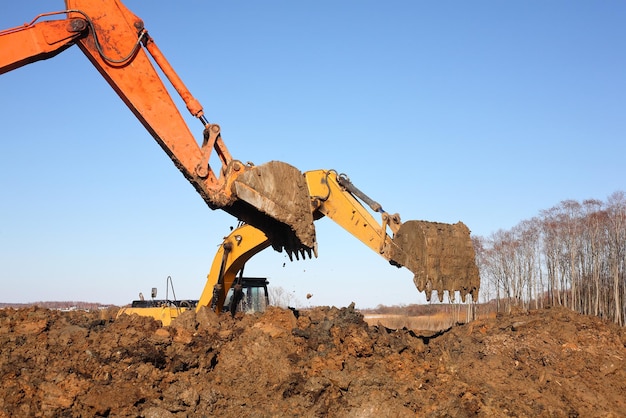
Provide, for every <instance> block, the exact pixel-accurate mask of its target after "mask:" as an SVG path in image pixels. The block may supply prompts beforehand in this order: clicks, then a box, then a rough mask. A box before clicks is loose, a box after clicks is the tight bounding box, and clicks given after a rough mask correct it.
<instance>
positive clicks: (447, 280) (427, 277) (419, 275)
mask: <svg viewBox="0 0 626 418" xmlns="http://www.w3.org/2000/svg"><path fill="white" fill-rule="evenodd" d="M393 243H394V244H395V246H394V248H393V249H392V253H391V262H392V263H397V264H399V265H402V266H404V267H406V268H408V269H409V270H411V271H412V272H413V274H414V275H415V276H414V278H413V281H414V282H415V286H416V287H417V289H418V290H419V291H420V292H421V291H425V292H426V298H427V300H430V298H431V294H432V291H433V290H436V291H437V296H438V298H439V300H440V301H441V300H442V299H443V294H444V291H448V295H449V298H450V299H451V300H454V295H455V292H457V291H458V292H460V294H461V297H462V298H463V299H465V296H466V295H468V294H470V295H472V298H473V300H476V299H477V298H478V290H479V288H480V277H479V274H478V267H477V266H476V259H475V252H474V246H473V245H472V241H471V238H470V230H469V228H468V227H467V226H465V224H463V223H462V222H458V223H456V224H444V223H438V222H428V221H407V222H405V223H403V224H402V225H401V226H400V228H399V230H398V232H397V233H396V234H395V235H394V238H393Z"/></svg>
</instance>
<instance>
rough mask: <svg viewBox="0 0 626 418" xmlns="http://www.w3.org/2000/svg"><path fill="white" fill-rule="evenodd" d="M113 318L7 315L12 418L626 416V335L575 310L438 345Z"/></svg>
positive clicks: (405, 335)
mask: <svg viewBox="0 0 626 418" xmlns="http://www.w3.org/2000/svg"><path fill="white" fill-rule="evenodd" d="M114 314H115V312H114V311H112V310H111V311H101V312H91V313H87V312H59V311H52V310H47V309H43V308H35V307H33V308H26V309H17V310H15V309H2V310H0V373H1V376H2V379H1V380H0V416H1V417H22V416H23V417H87V416H89V417H95V416H111V417H152V418H161V417H208V416H219V417H239V418H240V417H252V416H254V417H282V416H290V417H325V416H333V417H415V416H426V417H444V416H451V417H466V416H479V417H501V416H515V417H618V416H626V397H625V396H624V393H626V348H625V343H626V332H625V331H624V329H623V328H620V327H617V326H615V325H612V324H607V323H605V322H603V321H602V320H600V319H598V318H594V317H587V316H581V315H578V314H576V313H573V312H571V311H568V310H565V309H554V308H553V309H545V310H538V311H531V312H530V313H516V314H512V315H506V316H500V317H497V318H493V319H484V320H477V321H474V322H471V323H469V324H465V325H460V326H455V327H453V328H451V329H449V330H447V331H443V332H439V333H433V332H419V331H410V330H406V329H404V330H392V329H387V328H385V327H383V326H369V325H367V324H366V323H365V322H364V320H363V316H362V315H361V314H360V313H359V312H358V311H356V310H355V309H354V308H353V307H352V306H350V307H347V308H341V309H338V308H314V309H310V310H306V311H301V312H299V316H298V317H296V315H295V314H294V312H292V311H291V310H283V309H278V308H270V309H269V310H268V311H267V312H265V313H264V314H257V315H243V314H242V315H238V316H236V317H235V318H231V317H230V316H228V315H223V316H220V317H218V316H217V315H215V314H214V313H213V312H211V311H208V310H202V311H200V312H199V313H198V314H195V313H191V312H190V313H186V314H184V315H182V316H181V317H179V318H178V320H177V321H176V322H175V323H174V324H173V325H172V326H171V327H166V328H163V327H161V326H160V323H158V322H156V321H154V320H152V319H149V318H143V317H138V316H136V315H134V316H122V317H120V318H119V319H116V320H114V319H113V317H114Z"/></svg>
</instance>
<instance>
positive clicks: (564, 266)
mask: <svg viewBox="0 0 626 418" xmlns="http://www.w3.org/2000/svg"><path fill="white" fill-rule="evenodd" d="M472 240H473V243H474V248H475V249H476V261H477V264H478V267H479V270H480V274H481V298H482V299H483V300H484V301H488V300H492V299H495V300H496V303H497V306H498V310H510V309H511V307H513V306H518V307H522V308H526V309H527V308H531V307H534V308H540V307H544V306H548V305H553V306H554V305H558V306H566V307H568V308H570V309H573V310H575V311H577V312H580V313H584V314H590V315H597V316H600V317H603V318H606V319H608V320H610V321H613V322H616V323H618V324H620V325H624V323H625V320H626V280H625V276H624V270H625V268H626V195H625V194H624V192H623V191H618V192H615V193H613V194H611V195H610V196H609V197H608V198H607V199H606V201H600V200H596V199H588V200H584V201H582V202H578V201H575V200H565V201H562V202H561V203H559V204H558V205H556V206H554V207H552V208H550V209H547V210H543V211H541V212H540V214H539V215H538V216H536V217H534V218H532V219H530V220H524V221H522V222H520V223H519V224H517V225H516V226H514V227H513V228H512V229H510V230H508V231H505V230H499V231H497V232H495V233H493V234H491V235H490V236H489V237H481V236H477V237H473V238H472Z"/></svg>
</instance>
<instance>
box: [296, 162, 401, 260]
mask: <svg viewBox="0 0 626 418" xmlns="http://www.w3.org/2000/svg"><path fill="white" fill-rule="evenodd" d="M304 175H305V177H306V180H307V185H308V186H309V194H310V195H311V198H312V199H313V201H314V202H317V203H318V204H319V207H318V208H317V211H318V212H319V213H320V214H322V215H325V216H328V217H329V218H330V219H332V220H333V221H335V222H336V223H337V224H338V225H340V226H341V227H343V228H344V229H345V230H346V231H348V232H349V233H350V234H352V235H353V236H354V237H356V238H357V239H359V240H360V241H361V242H362V243H364V244H365V245H367V246H368V247H369V248H371V249H372V250H373V251H375V252H377V253H379V254H381V255H382V256H383V257H385V258H386V259H389V258H388V257H386V256H385V254H386V250H385V248H388V247H389V246H390V245H392V244H393V242H392V241H391V238H390V237H389V236H388V235H387V233H386V231H384V230H383V228H382V227H381V226H380V223H379V221H377V220H376V219H375V218H374V216H373V215H372V214H371V213H370V212H369V211H368V210H367V209H366V208H365V207H364V206H363V205H362V204H361V203H360V202H359V201H358V200H357V199H356V198H355V197H354V196H352V195H351V194H350V193H346V192H345V191H344V190H343V189H342V188H341V186H340V185H339V183H338V182H337V173H336V172H334V171H328V170H313V171H307V172H306V173H304ZM381 244H382V245H381ZM381 248H382V251H381Z"/></svg>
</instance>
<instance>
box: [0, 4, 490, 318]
mask: <svg viewBox="0 0 626 418" xmlns="http://www.w3.org/2000/svg"><path fill="white" fill-rule="evenodd" d="M74 45H76V46H77V47H78V48H80V50H81V51H82V52H83V53H84V54H85V56H86V57H87V59H88V60H89V61H90V62H91V63H92V65H93V66H94V67H95V68H96V69H97V70H98V71H99V73H100V74H101V75H102V77H103V78H104V79H105V80H106V81H107V82H108V83H109V85H110V86H111V88H113V90H114V91H115V92H116V93H117V94H118V96H119V97H120V98H121V100H122V101H123V102H124V103H125V104H126V106H127V107H128V108H129V109H130V111H131V112H132V113H133V114H134V115H135V116H136V117H137V119H138V120H139V122H140V123H141V124H142V125H143V126H144V127H145V129H146V130H147V131H148V132H149V133H150V135H151V136H152V137H153V138H154V139H155V140H156V142H157V143H158V144H159V146H160V147H161V148H162V149H163V151H164V152H165V153H166V154H167V155H168V156H169V157H170V159H171V160H172V162H173V163H174V165H175V166H176V168H177V169H178V170H179V171H180V172H181V173H182V175H183V176H184V177H185V178H186V179H187V181H188V182H189V183H191V185H192V186H193V187H194V188H195V190H196V191H197V192H198V194H199V195H200V196H201V198H202V199H203V200H204V201H205V202H206V204H207V205H208V207H209V208H210V209H212V210H218V209H220V210H223V211H225V212H227V213H228V214H230V215H232V216H233V217H235V218H236V219H237V220H238V222H239V226H238V227H237V228H236V229H235V230H233V231H232V232H231V233H230V234H229V235H228V236H227V237H226V238H224V241H223V243H222V245H221V246H220V247H219V250H218V252H217V254H216V256H215V258H214V261H213V264H212V266H211V269H210V272H209V274H208V276H207V282H206V285H205V288H204V291H203V292H202V294H201V296H200V299H199V300H198V301H197V303H194V306H192V307H184V306H179V304H167V306H166V308H167V309H165V310H164V309H163V307H139V306H138V307H135V308H133V307H131V308H128V309H126V310H125V313H138V314H140V315H147V316H153V317H155V318H156V319H159V320H162V321H163V324H164V325H167V324H169V323H170V322H171V320H172V319H174V318H176V316H177V315H178V314H180V312H182V311H184V310H185V309H196V310H199V309H201V308H202V307H210V308H211V309H212V310H214V311H216V312H218V313H219V312H221V311H222V310H223V309H224V303H225V299H226V295H227V293H228V292H229V290H231V289H235V290H237V291H238V292H241V289H242V288H243V287H244V286H245V278H244V277H243V275H242V271H243V267H244V265H245V263H246V262H247V261H248V260H249V259H250V258H251V257H253V256H254V255H255V254H257V253H259V252H260V251H262V250H264V249H266V248H268V247H270V246H271V247H272V248H273V249H274V250H275V251H278V252H283V251H284V252H286V253H287V255H288V256H289V258H290V259H291V260H292V261H293V259H294V258H295V259H296V260H298V259H300V258H306V257H309V258H313V257H317V255H318V254H317V245H318V243H317V240H316V234H315V225H314V222H315V221H317V220H319V219H321V218H323V217H327V218H330V219H332V220H333V221H334V222H336V223H337V224H338V225H339V226H341V227H343V228H344V229H345V230H346V231H347V232H349V233H350V234H352V235H353V236H354V237H355V238H357V239H358V240H360V241H361V242H362V243H364V244H365V245H367V246H368V247H369V248H371V249H372V250H373V251H374V252H376V253H378V254H379V255H380V256H382V257H383V258H384V259H385V260H387V261H388V262H389V263H390V264H391V265H393V266H396V267H405V268H407V269H409V270H410V271H411V272H412V273H413V274H414V279H413V281H414V283H415V285H416V287H417V289H418V290H419V291H420V292H422V291H423V292H425V293H426V297H427V299H428V300H430V298H431V294H432V292H433V291H436V292H437V295H438V297H439V299H440V300H441V298H442V297H443V295H444V292H448V295H449V297H450V298H451V299H454V297H455V294H456V293H457V292H459V293H460V296H461V297H462V298H464V299H467V296H468V295H469V297H471V298H473V299H474V300H475V299H476V298H477V296H478V291H479V288H480V278H479V274H478V268H477V266H476V262H475V254H474V248H473V245H472V242H471V239H470V230H469V229H468V228H467V226H465V225H464V224H463V223H462V222H458V223H456V224H445V223H438V222H430V221H416V220H410V221H406V222H402V221H401V219H400V216H399V215H398V214H390V213H388V212H386V211H385V210H383V208H382V206H381V205H380V204H379V203H377V202H376V201H375V200H373V199H371V198H370V197H369V196H368V195H366V194H365V193H364V192H362V191H361V190H360V189H359V188H357V187H356V186H355V185H354V184H353V183H352V182H351V181H350V179H349V178H348V177H347V176H346V175H344V174H340V173H338V172H337V171H335V170H324V169H321V170H313V171H308V172H304V173H303V172H301V171H300V170H298V169H297V168H295V167H293V166H292V165H289V164H287V163H285V162H281V161H270V162H267V163H264V164H261V165H255V164H253V163H243V162H242V161H241V160H237V159H235V158H233V157H232V156H231V154H230V152H229V151H228V148H227V147H226V144H225V142H224V139H223V138H222V135H221V131H220V126H219V125H218V124H216V123H211V122H209V120H208V119H207V117H206V116H205V114H204V111H203V108H202V105H201V104H200V102H199V101H198V100H197V99H196V98H195V97H194V96H193V95H192V94H191V93H190V92H189V90H188V89H187V87H186V86H185V84H184V83H183V81H182V80H181V78H180V77H179V76H178V74H177V73H176V72H175V70H174V68H173V67H172V66H171V65H170V63H169V62H168V61H167V59H166V57H165V55H164V54H163V53H162V52H161V50H160V49H159V48H158V47H157V45H156V43H155V41H154V39H153V38H152V37H151V36H150V34H149V33H148V30H147V29H146V28H145V26H144V22H143V21H142V20H141V19H140V18H138V17H137V16H136V15H134V14H133V13H132V12H131V11H130V10H129V9H128V8H127V7H126V6H125V5H124V4H122V2H121V1H120V0H66V1H65V9H64V10H61V11H57V12H49V13H42V14H40V15H38V16H36V17H34V18H33V19H32V20H31V21H30V22H28V23H25V24H23V25H21V26H17V27H14V28H10V29H6V30H2V31H0V75H1V74H4V73H6V72H8V71H12V70H15V69H18V68H20V67H22V66H25V65H28V64H31V63H34V62H37V61H40V60H45V59H49V58H52V57H54V56H56V55H57V54H59V53H61V52H62V51H64V50H66V49H67V48H70V47H72V46H74ZM161 74H162V76H161ZM165 79H167V80H165ZM166 82H167V83H168V84H167V86H169V87H166ZM168 88H169V90H174V91H175V92H176V94H178V95H179V96H180V98H181V99H182V101H183V102H184V103H185V106H186V107H187V110H188V111H189V113H190V114H191V115H192V116H193V117H195V118H196V119H197V120H198V121H199V122H200V123H201V124H202V137H201V140H199V141H198V140H196V138H195V137H194V134H193V133H192V131H191V128H190V127H189V126H188V125H187V123H186V122H185V119H184V118H183V115H182V114H181V112H180V110H179V109H178V107H177V105H176V104H175V102H174V100H173V98H172V96H171V95H170V93H169V90H168ZM211 157H213V159H211ZM213 161H217V163H216V164H214V163H213ZM374 214H377V215H376V216H377V217H379V219H380V220H377V219H376V217H375V216H374ZM231 305H232V304H231Z"/></svg>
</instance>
